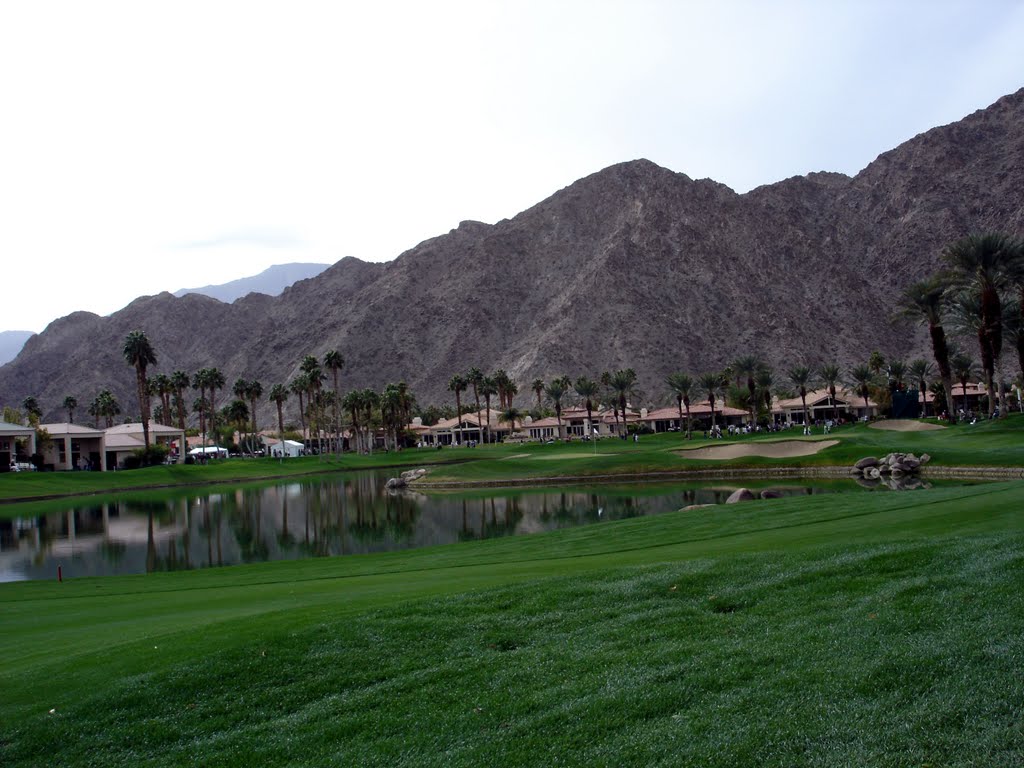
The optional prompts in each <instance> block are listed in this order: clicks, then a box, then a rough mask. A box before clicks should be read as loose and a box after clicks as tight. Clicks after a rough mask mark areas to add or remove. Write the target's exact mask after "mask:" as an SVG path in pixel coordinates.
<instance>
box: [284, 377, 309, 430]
mask: <svg viewBox="0 0 1024 768" xmlns="http://www.w3.org/2000/svg"><path fill="white" fill-rule="evenodd" d="M288 388H289V389H290V390H291V393H292V394H293V395H295V396H297V397H298V398H299V423H300V424H301V425H302V439H303V440H305V439H306V437H307V435H306V406H305V404H304V403H303V402H302V398H303V397H305V395H306V390H307V389H309V382H308V381H307V380H306V375H305V374H304V373H300V374H299V375H298V376H296V377H295V378H294V379H292V383H291V384H289V385H288Z"/></svg>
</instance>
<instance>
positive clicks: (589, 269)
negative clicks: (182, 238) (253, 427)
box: [0, 90, 1024, 424]
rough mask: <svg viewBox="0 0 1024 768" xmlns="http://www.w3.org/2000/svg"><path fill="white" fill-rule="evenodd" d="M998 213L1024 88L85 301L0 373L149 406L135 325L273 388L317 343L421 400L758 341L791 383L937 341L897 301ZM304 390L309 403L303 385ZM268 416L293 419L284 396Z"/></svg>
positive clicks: (1012, 210) (1020, 128)
mask: <svg viewBox="0 0 1024 768" xmlns="http://www.w3.org/2000/svg"><path fill="white" fill-rule="evenodd" d="M988 229H1000V230H1008V231H1010V232H1014V233H1017V234H1020V233H1022V232H1024V90H1022V91H1018V92H1017V93H1015V94H1013V95H1010V96H1006V97H1004V98H1002V99H1000V100H999V101H998V102H996V103H995V104H993V105H992V106H990V107H988V108H987V109H984V110H980V111H978V112H976V113H974V114H972V115H970V116H969V117H966V118H964V119H963V120H961V121H959V122H957V123H953V124H951V125H947V126H943V127H940V128H934V129H932V130H930V131H927V132H926V133H923V134H921V135H919V136H917V137H915V138H913V139H911V140H910V141H907V142H906V143H904V144H902V145H901V146H899V147H897V148H896V149H893V150H891V151H889V152H886V153H884V154H882V155H880V156H879V157H878V158H877V159H876V160H875V161H874V162H872V163H871V164H870V165H868V166H867V167H866V168H865V169H864V170H862V171H861V172H860V173H858V174H857V175H856V176H854V177H852V178H851V177H848V176H845V175H842V174H838V173H812V174H809V175H807V176H799V177H793V178H791V179H786V180H785V181H781V182H778V183H776V184H770V185H766V186H762V187H758V188H757V189H754V190H752V191H750V192H747V193H745V194H737V193H735V192H733V191H732V190H731V189H729V188H728V187H726V186H724V185H722V184H719V183H716V182H714V181H711V180H693V179H691V178H689V177H688V176H686V175H684V174H682V173H674V172H672V171H670V170H667V169H665V168H661V167H659V166H657V165H655V164H654V163H651V162H649V161H647V160H636V161H632V162H627V163H622V164H619V165H615V166H612V167H610V168H606V169H604V170H602V171H599V172H598V173H595V174H593V175H591V176H588V177H586V178H584V179H581V180H579V181H577V182H575V183H574V184H572V185H570V186H569V187H566V188H565V189H562V190H560V191H558V192H556V193H555V194H553V195H552V196H551V197H549V198H548V199H546V200H543V201H542V202H540V203H537V204H536V205H534V206H533V207H532V208H530V209H528V210H526V211H523V212H522V213H520V214H519V215H517V216H515V217H514V218H511V219H506V220H502V221H499V222H498V223H497V224H494V225H489V224H482V223H479V222H463V223H462V224H461V225H460V226H459V227H458V228H457V229H454V230H452V231H451V232H449V233H447V234H444V235H441V236H439V237H434V238H432V239H429V240H425V241H424V242H422V243H420V244H419V245H417V246H416V247H414V248H412V249H411V250H409V251H407V252H405V253H403V254H402V255H401V256H399V257H398V258H396V259H395V260H394V261H391V262H388V263H381V264H378V263H367V262H363V261H360V260H358V259H354V258H345V259H342V260H341V261H339V262H338V263H337V264H335V265H333V266H332V267H330V268H329V269H327V270H326V271H324V272H322V273H321V274H319V275H318V276H317V277H314V278H312V279H308V280H302V281H300V282H298V283H296V284H294V285H292V286H291V287H290V288H287V289H285V290H284V291H283V292H282V293H281V295H280V296H277V297H271V296H268V295H265V294H258V293H257V294H250V295H248V296H245V297H242V298H240V299H237V300H236V301H235V302H234V303H233V304H224V303H221V302H220V301H215V300H213V299H211V298H209V297H206V296H200V295H192V294H190V295H186V296H182V297H180V298H176V297H174V296H172V295H171V294H169V293H163V294H160V295H158V296H147V297H142V298H139V299H136V300H135V301H134V302H132V303H131V304H130V305H128V306H127V307H125V308H124V309H123V310H121V311H120V312H116V313H114V314H113V315H111V316H110V317H98V316H96V315H93V314H89V313H84V312H77V313H75V314H72V315H69V316H68V317H65V318H62V319H60V320H57V321H55V322H53V323H51V324H50V326H49V327H48V328H47V329H46V330H45V331H44V332H43V333H41V334H38V335H37V336H34V337H32V338H31V339H29V341H28V342H27V343H26V344H25V348H24V350H23V351H22V353H21V354H20V355H19V356H18V358H17V359H16V360H14V361H13V362H11V363H8V364H7V365H6V366H3V367H2V368H0V393H2V395H3V397H4V398H6V399H8V400H10V401H14V402H20V400H21V399H22V398H24V397H25V396H26V395H29V394H32V395H35V396H36V397H37V398H38V399H39V402H40V404H41V405H42V406H43V408H44V409H45V410H47V412H48V416H50V417H55V416H57V415H59V406H60V403H61V401H62V400H63V398H64V397H65V396H66V395H74V396H76V397H77V398H78V400H79V402H89V401H90V400H91V399H92V398H93V397H94V396H95V395H96V392H97V391H98V390H100V389H101V388H102V387H110V388H112V389H113V390H114V392H115V394H116V395H117V396H118V397H119V398H120V400H121V402H122V405H123V407H124V408H125V411H126V413H130V412H132V411H136V410H137V407H138V406H137V405H135V404H134V400H135V397H134V395H133V394H132V393H133V389H134V386H135V384H134V375H133V372H132V369H131V368H130V367H129V366H127V365H126V364H125V362H124V360H123V359H121V347H122V344H123V341H124V338H125V336H126V334H127V333H128V332H129V331H131V330H133V329H137V328H138V329H142V330H144V331H145V332H146V333H147V334H148V335H149V337H150V339H151V341H152V343H153V346H154V348H155V350H156V353H157V356H158V358H159V365H158V366H157V367H156V369H155V371H156V372H166V373H170V372H172V371H174V370H175V369H181V370H184V371H188V372H192V371H195V370H197V369H199V368H201V367H205V366H217V367H218V368H220V369H221V371H222V372H223V373H224V375H225V377H226V379H227V381H228V382H229V385H230V383H231V382H233V381H234V380H235V379H237V378H239V377H245V378H247V379H252V378H255V379H258V380H259V381H260V382H262V383H263V385H264V391H265V392H266V391H267V390H268V389H269V387H270V385H272V384H275V383H279V382H280V383H286V382H288V381H289V380H290V379H291V378H292V377H293V376H295V375H296V374H297V373H298V370H299V363H300V361H301V360H302V357H303V355H306V354H313V355H317V356H322V355H323V354H324V353H325V352H327V351H328V350H333V349H336V350H339V351H340V352H341V353H342V355H343V356H344V357H345V360H346V365H345V367H344V369H343V370H342V372H341V386H342V387H343V388H344V389H346V390H348V389H351V388H354V387H373V388H375V389H378V390H379V389H380V388H382V387H383V386H384V385H385V384H386V383H388V382H391V381H398V380H400V379H404V380H406V381H407V382H408V383H409V384H410V386H411V388H412V390H413V392H415V394H416V395H417V397H418V398H419V401H420V403H422V404H429V403H442V402H453V400H452V396H451V393H449V392H448V391H447V382H448V380H449V378H450V377H451V376H452V374H454V373H457V372H465V371H467V370H468V369H469V368H470V367H472V366H476V367H478V368H480V369H481V370H484V371H493V370H495V369H497V368H504V369H505V370H506V371H507V372H508V373H509V374H510V375H511V376H512V377H513V378H514V379H516V380H517V381H518V382H519V384H520V394H519V397H518V398H517V403H518V404H521V405H526V404H528V403H529V402H530V401H531V400H532V393H531V392H529V391H528V386H529V383H530V382H531V381H532V380H533V379H534V378H538V377H539V378H543V379H546V380H549V379H550V378H551V377H553V376H557V375H562V374H568V375H570V376H572V377H576V376H579V375H582V374H587V375H590V376H592V377H593V376H597V375H599V374H600V372H601V371H604V370H614V369H617V368H624V367H627V366H628V367H632V368H634V369H635V370H636V372H637V374H638V375H639V377H640V378H639V382H638V383H639V385H640V387H641V389H642V391H643V393H644V395H643V397H642V398H637V400H639V401H641V402H642V403H644V404H653V403H659V402H666V401H667V400H668V397H667V392H666V389H667V388H666V386H665V384H664V380H665V377H666V375H667V374H669V373H671V372H673V371H688V372H690V373H692V374H699V373H702V372H705V371H709V370H716V369H720V368H721V367H722V366H724V365H725V364H726V363H727V362H729V361H730V360H733V359H735V358H736V357H738V356H740V355H743V354H753V355H758V356H759V357H761V358H762V359H764V360H766V361H767V362H768V363H770V364H771V365H772V366H774V368H775V371H776V377H777V379H778V380H780V383H781V382H782V380H784V378H785V376H784V373H783V372H784V371H785V370H786V369H787V368H788V367H790V366H792V365H794V364H796V363H807V364H809V365H812V366H816V365H819V364H821V363H823V362H826V361H831V360H835V361H836V362H838V363H839V364H840V365H841V366H843V367H845V368H847V369H848V367H849V366H850V365H851V364H855V363H858V362H862V361H864V360H866V359H867V357H868V355H869V354H870V352H871V351H872V350H873V349H879V350H881V351H882V352H883V353H884V354H885V355H886V356H887V357H888V356H904V357H910V356H912V355H920V354H926V353H927V350H928V346H927V339H926V338H925V333H924V332H923V330H922V329H920V328H918V327H916V326H913V325H910V324H908V323H906V322H904V321H899V320H896V319H893V310H894V308H895V306H896V304H897V300H898V297H899V295H900V292H901V291H902V289H903V288H904V287H905V286H906V285H908V284H909V283H910V282H912V281H914V280H917V279H920V278H922V277H924V276H925V275H926V274H928V273H930V272H932V271H933V270H935V269H936V267H937V266H938V265H939V263H940V253H941V250H942V248H943V246H944V245H945V244H946V243H948V242H950V241H952V240H954V239H956V238H959V237H962V236H964V235H965V234H967V233H970V232H974V231H979V230H988ZM228 397H229V394H228V393H222V395H221V399H222V400H226V399H227V398H228ZM463 399H464V401H465V397H464V398H463ZM285 408H286V414H287V417H288V418H289V419H290V420H291V421H294V422H297V421H298V415H297V413H298V411H297V402H295V398H292V399H291V400H289V401H288V402H287V403H286V405H285ZM259 418H260V424H268V423H271V422H273V421H276V416H275V414H274V409H273V405H272V404H270V403H266V402H264V403H263V404H262V405H261V408H260V413H259Z"/></svg>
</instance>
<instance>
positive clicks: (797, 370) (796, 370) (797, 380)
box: [786, 365, 811, 426]
mask: <svg viewBox="0 0 1024 768" xmlns="http://www.w3.org/2000/svg"><path fill="white" fill-rule="evenodd" d="M786 375H787V376H789V380H790V381H791V382H792V383H793V386H794V387H796V388H797V391H798V392H799V393H800V402H801V404H802V405H803V408H804V425H805V426H806V425H809V424H810V423H811V422H810V417H809V414H808V413H807V384H808V382H810V380H811V369H810V368H808V367H807V366H806V365H797V366H794V367H793V368H790V369H789V371H788V372H787V374H786Z"/></svg>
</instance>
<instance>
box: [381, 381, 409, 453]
mask: <svg viewBox="0 0 1024 768" xmlns="http://www.w3.org/2000/svg"><path fill="white" fill-rule="evenodd" d="M380 414H381V421H382V423H383V426H384V435H385V440H387V435H388V433H389V432H390V433H391V435H392V436H393V445H394V448H395V450H398V439H399V431H400V429H401V427H402V426H404V425H403V424H402V397H401V394H400V393H399V391H398V385H397V384H388V385H387V386H385V387H384V391H383V392H381V393H380ZM385 445H386V443H385Z"/></svg>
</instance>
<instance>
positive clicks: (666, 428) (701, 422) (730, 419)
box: [642, 401, 750, 432]
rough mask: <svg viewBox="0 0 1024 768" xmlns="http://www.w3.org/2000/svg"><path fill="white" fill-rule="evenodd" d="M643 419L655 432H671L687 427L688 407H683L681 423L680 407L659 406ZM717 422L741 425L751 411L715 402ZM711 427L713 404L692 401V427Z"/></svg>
mask: <svg viewBox="0 0 1024 768" xmlns="http://www.w3.org/2000/svg"><path fill="white" fill-rule="evenodd" d="M642 420H643V421H644V422H645V423H646V424H647V426H649V427H650V428H651V431H653V432H670V431H674V430H680V429H683V430H685V429H686V407H685V406H684V407H683V421H682V424H680V423H679V408H678V407H676V406H673V407H670V408H657V409H655V410H653V411H650V412H649V413H646V414H645V415H643V417H642ZM714 421H715V424H716V425H718V426H720V427H725V426H728V425H730V424H732V425H737V426H738V425H740V424H742V423H743V422H744V421H750V413H749V412H748V411H744V410H742V409H740V408H732V407H730V406H728V405H723V404H722V402H721V401H716V402H715V414H714ZM710 427H711V406H710V405H709V404H708V403H706V402H702V403H690V429H694V430H698V431H700V430H705V429H708V428H710Z"/></svg>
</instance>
